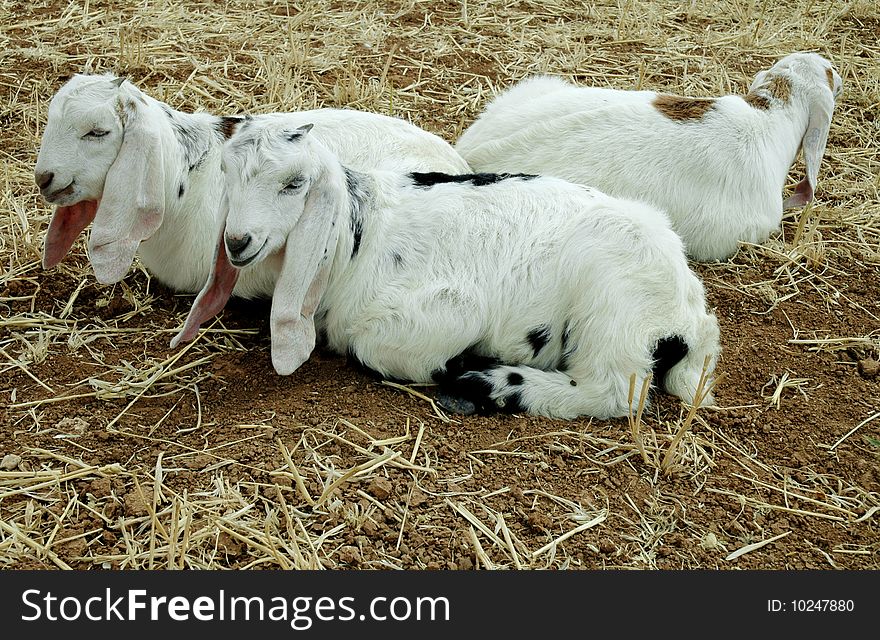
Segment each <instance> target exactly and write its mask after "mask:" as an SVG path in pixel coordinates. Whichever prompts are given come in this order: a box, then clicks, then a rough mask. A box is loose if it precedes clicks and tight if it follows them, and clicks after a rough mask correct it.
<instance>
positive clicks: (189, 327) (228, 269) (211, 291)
mask: <svg viewBox="0 0 880 640" xmlns="http://www.w3.org/2000/svg"><path fill="white" fill-rule="evenodd" d="M228 211H229V205H228V203H227V200H226V196H225V195H224V196H223V200H222V202H221V204H220V232H219V233H218V234H217V247H216V249H215V250H214V266H213V267H212V268H211V275H209V276H208V281H207V282H205V286H204V287H202V290H201V291H200V292H199V295H198V296H196V299H195V301H194V302H193V305H192V308H190V310H189V314H188V315H187V316H186V322H184V324H183V329H181V330H180V332H179V333H178V334H177V335H176V336H174V338H172V339H171V348H172V349H174V348H175V347H177V345H179V344H180V343H181V342H189V341H190V340H192V339H193V338H195V337H196V334H197V333H198V332H199V328H201V326H202V323H203V322H205V321H206V320H208V319H210V318H212V317H213V316H214V315H216V314H217V313H219V312H220V310H221V309H223V307H225V306H226V302H227V301H228V300H229V297H230V296H231V295H232V290H233V289H234V288H235V283H236V282H237V281H238V274H239V271H238V269H236V268H235V267H233V266H232V263H230V262H229V258H228V257H227V255H226V243H225V242H224V241H223V232H224V230H225V228H226V216H227V213H228Z"/></svg>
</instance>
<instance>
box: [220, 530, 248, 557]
mask: <svg viewBox="0 0 880 640" xmlns="http://www.w3.org/2000/svg"><path fill="white" fill-rule="evenodd" d="M217 549H219V550H220V551H223V552H224V553H225V554H226V555H227V556H231V557H233V558H234V557H237V556H240V555H241V552H242V551H243V550H244V548H243V546H242V544H241V542H239V541H238V540H237V539H235V538H233V537H232V536H231V535H229V534H228V533H226V532H225V531H221V532H220V535H218V536H217Z"/></svg>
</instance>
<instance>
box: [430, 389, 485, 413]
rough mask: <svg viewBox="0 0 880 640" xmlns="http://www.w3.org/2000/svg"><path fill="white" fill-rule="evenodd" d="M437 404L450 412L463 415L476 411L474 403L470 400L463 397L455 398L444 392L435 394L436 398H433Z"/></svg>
mask: <svg viewBox="0 0 880 640" xmlns="http://www.w3.org/2000/svg"><path fill="white" fill-rule="evenodd" d="M435 402H436V403H437V406H438V407H440V408H441V409H445V410H446V411H448V412H450V413H458V414H460V415H463V416H472V415H473V414H475V413H476V412H477V407H476V405H475V404H474V403H473V402H471V401H470V400H466V399H465V398H457V397H455V396H450V395H447V394H445V393H439V394H437V398H436V399H435Z"/></svg>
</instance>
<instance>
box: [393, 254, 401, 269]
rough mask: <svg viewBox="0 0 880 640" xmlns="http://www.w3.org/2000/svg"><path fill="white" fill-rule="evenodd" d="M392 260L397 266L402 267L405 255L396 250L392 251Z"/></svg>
mask: <svg viewBox="0 0 880 640" xmlns="http://www.w3.org/2000/svg"><path fill="white" fill-rule="evenodd" d="M391 260H392V261H393V262H394V266H395V267H400V266H402V265H403V256H402V255H400V254H399V253H397V252H396V251H392V252H391Z"/></svg>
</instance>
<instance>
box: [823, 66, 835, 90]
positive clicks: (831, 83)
mask: <svg viewBox="0 0 880 640" xmlns="http://www.w3.org/2000/svg"><path fill="white" fill-rule="evenodd" d="M825 77H826V78H828V88H829V89H831V93H834V72H833V71H832V70H831V68H830V67H829V68H828V69H825Z"/></svg>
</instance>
